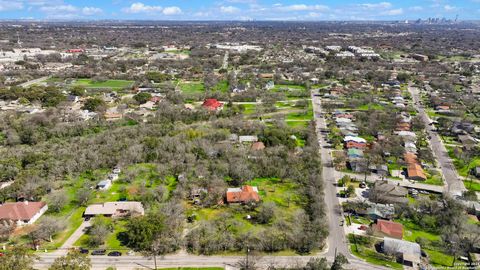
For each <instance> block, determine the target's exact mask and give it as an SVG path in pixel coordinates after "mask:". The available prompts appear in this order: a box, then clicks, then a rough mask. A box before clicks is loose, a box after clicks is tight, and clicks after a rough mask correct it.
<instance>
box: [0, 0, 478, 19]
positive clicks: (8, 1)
mask: <svg viewBox="0 0 480 270" xmlns="http://www.w3.org/2000/svg"><path fill="white" fill-rule="evenodd" d="M456 14H459V16H460V19H463V20H467V19H468V20H472V19H480V0H380V1H374V0H357V1H352V0H323V1H322V0H0V19H47V20H72V19H87V20H98V19H116V20H127V19H128V20H129V19H141V20H251V19H255V20H311V21H319V20H403V19H417V18H428V17H446V18H455V16H456Z"/></svg>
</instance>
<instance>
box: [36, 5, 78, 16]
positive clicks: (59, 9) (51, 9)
mask: <svg viewBox="0 0 480 270" xmlns="http://www.w3.org/2000/svg"><path fill="white" fill-rule="evenodd" d="M40 11H43V12H46V13H55V14H58V13H73V12H77V11H78V8H77V7H75V6H72V5H58V6H43V7H41V8H40Z"/></svg>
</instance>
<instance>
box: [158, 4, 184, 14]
mask: <svg viewBox="0 0 480 270" xmlns="http://www.w3.org/2000/svg"><path fill="white" fill-rule="evenodd" d="M162 13H163V14H164V15H177V14H181V13H182V10H181V9H180V8H179V7H175V6H173V7H166V8H164V9H163V12H162Z"/></svg>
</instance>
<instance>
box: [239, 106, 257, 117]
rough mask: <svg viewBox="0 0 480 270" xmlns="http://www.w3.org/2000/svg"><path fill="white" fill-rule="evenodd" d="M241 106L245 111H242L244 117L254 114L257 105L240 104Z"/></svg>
mask: <svg viewBox="0 0 480 270" xmlns="http://www.w3.org/2000/svg"><path fill="white" fill-rule="evenodd" d="M242 106H243V108H245V111H243V114H245V115H250V114H254V113H255V112H256V111H257V105H255V104H242Z"/></svg>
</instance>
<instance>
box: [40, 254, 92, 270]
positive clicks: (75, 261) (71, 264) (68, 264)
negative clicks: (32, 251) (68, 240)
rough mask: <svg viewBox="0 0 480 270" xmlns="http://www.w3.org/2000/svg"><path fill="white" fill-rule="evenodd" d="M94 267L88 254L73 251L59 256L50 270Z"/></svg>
mask: <svg viewBox="0 0 480 270" xmlns="http://www.w3.org/2000/svg"><path fill="white" fill-rule="evenodd" d="M91 267H92V264H91V261H90V258H89V257H88V255H87V254H82V253H80V252H78V251H71V252H69V253H68V254H67V255H65V256H62V257H58V258H56V259H55V261H53V264H52V265H51V266H50V268H48V269H49V270H89V269H90V268H91Z"/></svg>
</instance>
